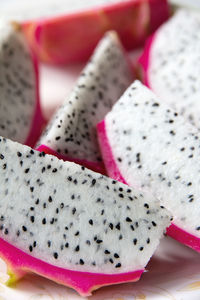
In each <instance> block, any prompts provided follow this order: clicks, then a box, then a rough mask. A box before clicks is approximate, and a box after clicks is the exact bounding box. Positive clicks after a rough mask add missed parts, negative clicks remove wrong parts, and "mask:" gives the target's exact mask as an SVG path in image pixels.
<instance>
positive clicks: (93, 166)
mask: <svg viewBox="0 0 200 300" xmlns="http://www.w3.org/2000/svg"><path fill="white" fill-rule="evenodd" d="M36 150H38V151H40V152H45V153H46V154H51V155H54V156H56V157H58V158H59V159H62V160H64V161H72V162H74V163H76V164H79V165H82V166H84V167H86V168H88V169H90V170H93V171H95V172H98V173H101V174H103V175H105V174H106V170H105V167H104V164H103V163H95V162H91V161H88V160H84V159H77V158H72V157H69V156H66V155H62V154H60V153H58V152H56V151H54V150H52V149H51V148H49V147H47V146H46V145H40V146H39V147H38V148H37V149H36Z"/></svg>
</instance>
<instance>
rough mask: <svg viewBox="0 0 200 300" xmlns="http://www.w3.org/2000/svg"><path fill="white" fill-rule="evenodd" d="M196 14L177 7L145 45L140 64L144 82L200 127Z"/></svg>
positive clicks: (199, 23) (199, 49)
mask: <svg viewBox="0 0 200 300" xmlns="http://www.w3.org/2000/svg"><path fill="white" fill-rule="evenodd" d="M199 26H200V14H199V12H196V11H194V10H189V9H180V10H178V11H177V12H176V14H175V15H174V16H173V17H172V18H171V19H170V20H169V21H168V22H167V23H165V24H164V25H162V26H161V27H160V28H159V29H158V30H157V31H156V33H155V34H154V35H153V36H152V37H151V38H150V39H149V41H148V42H147V44H146V47H145V50H144V53H143V54H142V56H141V58H140V63H141V65H142V68H143V70H144V82H145V84H146V85H147V86H148V87H150V88H151V89H152V90H153V91H154V92H155V94H156V95H157V96H158V97H159V98H160V99H161V100H163V101H165V102H166V103H167V104H169V105H170V106H171V107H172V108H173V109H175V110H176V111H177V112H179V113H180V114H182V115H184V116H185V117H186V118H187V119H188V120H189V121H190V122H191V123H192V124H193V125H195V126H196V127H198V128H200V117H199V115H200V109H199V107H200V106H199V98H200V91H199V86H200V72H199V64H200V56H199V53H200V30H199Z"/></svg>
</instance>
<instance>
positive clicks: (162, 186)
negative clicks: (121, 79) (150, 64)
mask: <svg viewBox="0 0 200 300" xmlns="http://www.w3.org/2000/svg"><path fill="white" fill-rule="evenodd" d="M98 132H99V142H100V145H101V150H102V154H103V158H104V162H105V165H106V167H107V171H108V174H109V175H110V176H111V177H112V178H114V179H118V180H121V181H122V182H124V183H127V184H128V185H130V186H134V187H137V188H141V187H142V188H143V189H146V190H150V191H151V192H152V194H153V195H154V196H156V197H157V198H158V199H159V200H160V201H161V203H162V204H163V205H164V206H165V207H166V208H167V209H169V210H170V211H171V212H172V214H173V217H174V221H173V224H172V225H171V226H170V227H169V229H168V231H167V233H168V234H169V235H170V236H172V237H173V238H175V239H177V240H178V241H180V242H182V243H184V244H186V245H188V246H190V247H192V248H194V249H195V250H197V251H199V252H200V219H199V215H200V188H199V186H200V176H199V175H200V160H199V148H200V135H199V132H198V129H197V128H195V127H194V126H192V125H191V124H190V123H189V122H188V123H187V122H186V120H185V118H184V117H183V116H180V115H179V114H178V113H176V112H175V111H174V110H173V109H171V108H169V106H167V105H166V104H165V103H163V102H162V101H160V100H159V99H158V97H157V96H155V95H154V94H153V92H151V91H150V90H149V89H148V88H147V87H145V86H144V85H142V84H141V83H140V82H139V81H135V82H134V83H133V84H132V85H131V86H130V87H129V88H128V89H127V91H126V92H125V93H124V95H123V96H122V97H121V99H120V100H119V101H118V102H117V103H116V104H115V105H114V107H113V109H112V111H111V112H110V113H108V114H107V116H106V118H105V120H104V121H102V122H101V123H99V125H98Z"/></svg>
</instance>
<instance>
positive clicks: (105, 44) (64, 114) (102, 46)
mask: <svg viewBox="0 0 200 300" xmlns="http://www.w3.org/2000/svg"><path fill="white" fill-rule="evenodd" d="M133 77H134V76H133V71H132V70H131V66H130V65H129V62H128V59H127V58H126V54H125V53H124V50H123V48H122V46H121V44H120V41H119V39H118V36H117V34H116V33H115V32H109V33H107V34H106V35H105V37H104V38H103V39H102V40H101V42H100V43H99V45H98V46H97V48H96V51H95V53H94V55H93V56H92V58H91V60H90V62H89V63H88V65H87V66H86V67H85V69H84V70H83V71H82V73H81V75H80V77H79V79H78V82H77V84H76V86H75V87H74V89H73V91H72V93H71V95H70V96H69V97H68V98H67V99H66V100H65V102H64V103H63V105H62V106H61V108H60V109H59V110H58V111H57V112H56V114H55V116H54V118H53V119H52V120H51V121H50V123H49V125H48V126H47V129H46V130H45V131H44V134H43V136H42V137H41V139H40V141H39V143H38V145H39V147H38V150H40V151H45V152H47V153H51V154H56V155H57V156H58V157H59V158H62V159H65V160H70V161H74V162H77V163H81V164H83V165H84V166H86V167H88V168H91V169H93V170H96V171H99V172H105V171H104V166H103V163H102V160H101V155H100V151H99V147H98V142H97V137H96V124H97V123H98V122H99V121H101V120H102V119H103V118H104V116H105V115H106V113H107V112H108V111H109V110H110V109H111V108H112V106H113V104H114V103H115V102H116V101H117V100H118V98H119V97H120V96H121V95H122V93H123V92H124V91H125V89H126V88H127V87H128V86H129V85H130V84H131V82H132V81H133Z"/></svg>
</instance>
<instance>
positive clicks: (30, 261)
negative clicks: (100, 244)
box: [0, 238, 144, 296]
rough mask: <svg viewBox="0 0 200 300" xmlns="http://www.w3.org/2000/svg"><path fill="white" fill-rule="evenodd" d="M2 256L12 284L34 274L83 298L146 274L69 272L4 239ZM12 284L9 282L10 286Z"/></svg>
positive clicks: (1, 240)
mask: <svg viewBox="0 0 200 300" xmlns="http://www.w3.org/2000/svg"><path fill="white" fill-rule="evenodd" d="M0 256H1V257H2V258H3V259H4V260H5V262H6V263H7V264H8V268H9V270H10V271H9V273H12V277H11V282H12V283H13V282H14V280H17V279H19V278H20V277H22V276H23V275H25V274H26V273H28V272H34V273H36V274H38V275H41V276H44V277H46V278H48V279H52V280H54V281H56V282H57V283H60V284H63V285H66V286H69V287H72V288H75V289H76V290H77V291H78V292H79V293H80V295H82V296H89V295H91V292H92V291H93V290H96V289H98V288H99V287H102V286H106V285H111V284H118V283H122V282H133V281H137V280H139V279H140V276H141V275H142V273H143V272H144V269H141V270H137V271H134V272H128V273H121V274H120V273H119V274H100V273H99V274H98V273H89V272H79V271H72V270H67V269H63V268H60V267H56V266H53V265H50V264H48V263H46V262H44V261H42V260H40V259H37V258H35V257H33V256H31V255H28V254H26V253H25V252H23V251H22V250H20V249H18V248H16V247H14V246H12V245H11V244H9V243H8V242H6V241H4V240H3V239H2V238H0ZM11 282H9V281H8V283H9V284H10V283H11Z"/></svg>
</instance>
